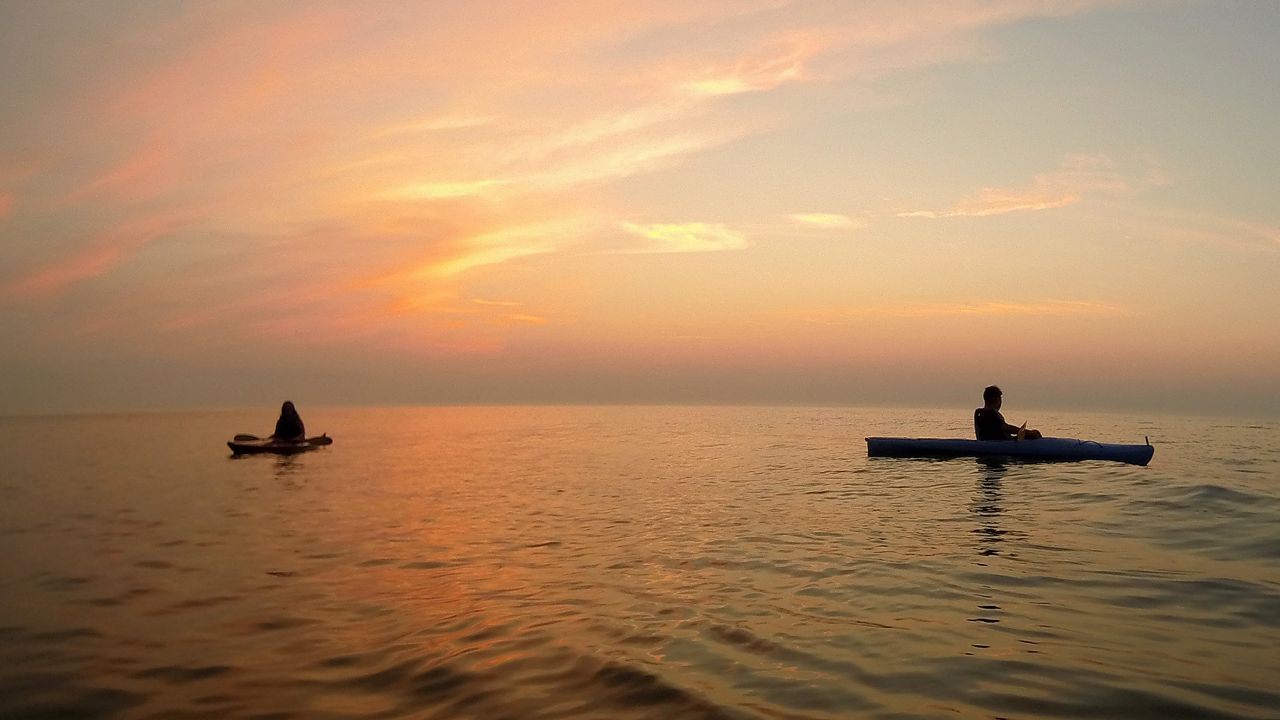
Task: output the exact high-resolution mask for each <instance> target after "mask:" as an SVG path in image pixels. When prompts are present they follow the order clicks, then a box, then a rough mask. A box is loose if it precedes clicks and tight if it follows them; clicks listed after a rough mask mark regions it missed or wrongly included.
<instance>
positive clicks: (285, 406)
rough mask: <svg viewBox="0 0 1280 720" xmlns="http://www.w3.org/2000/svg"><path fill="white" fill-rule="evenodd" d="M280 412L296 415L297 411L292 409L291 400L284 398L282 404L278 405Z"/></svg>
mask: <svg viewBox="0 0 1280 720" xmlns="http://www.w3.org/2000/svg"><path fill="white" fill-rule="evenodd" d="M280 414H281V415H297V414H298V411H297V410H295V409H294V407H293V403H292V402H290V401H288V400H285V401H284V404H283V405H281V406H280Z"/></svg>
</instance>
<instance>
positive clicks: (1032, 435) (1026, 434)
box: [1004, 423, 1043, 440]
mask: <svg viewBox="0 0 1280 720" xmlns="http://www.w3.org/2000/svg"><path fill="white" fill-rule="evenodd" d="M1026 425H1027V424H1026V423H1022V427H1015V426H1013V425H1010V424H1009V423H1005V424H1004V430H1005V432H1007V433H1009V434H1010V435H1011V436H1013V437H1015V438H1016V437H1018V433H1019V432H1021V433H1022V439H1023V440H1039V439H1040V438H1041V437H1043V436H1042V435H1041V434H1040V431H1039V430H1033V429H1031V428H1028V427H1026ZM1024 428H1025V429H1024Z"/></svg>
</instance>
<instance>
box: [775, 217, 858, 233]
mask: <svg viewBox="0 0 1280 720" xmlns="http://www.w3.org/2000/svg"><path fill="white" fill-rule="evenodd" d="M787 219H789V220H791V222H794V223H796V224H798V225H804V226H807V227H814V228H822V229H825V230H842V229H856V228H863V227H866V226H867V221H866V220H864V219H862V218H852V217H849V216H848V215H840V214H838V213H800V214H796V215H788V216H787Z"/></svg>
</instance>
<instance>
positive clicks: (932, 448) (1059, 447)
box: [867, 437, 1156, 465]
mask: <svg viewBox="0 0 1280 720" xmlns="http://www.w3.org/2000/svg"><path fill="white" fill-rule="evenodd" d="M1155 452H1156V449H1155V448H1154V447H1152V446H1151V443H1150V442H1148V443H1147V444H1146V445H1120V444H1116V443H1100V442H1094V441H1093V440H1076V439H1074V438H1051V437H1047V438H1040V439H1038V440H962V439H959V438H885V437H869V438H867V456H868V457H932V458H953V457H1003V458H1019V459H1025V460H1056V461H1074V460H1115V461H1117V462H1123V463H1131V464H1133V465H1146V464H1147V463H1149V462H1151V456H1152V455H1154V454H1155Z"/></svg>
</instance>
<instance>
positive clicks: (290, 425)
mask: <svg viewBox="0 0 1280 720" xmlns="http://www.w3.org/2000/svg"><path fill="white" fill-rule="evenodd" d="M306 437H307V430H306V428H305V427H303V425H302V418H301V417H300V416H299V415H298V411H297V410H296V409H295V408H294V407H293V403H291V402H289V401H288V400H286V401H285V403H284V405H281V406H280V419H279V420H276V431H275V432H273V433H271V439H272V440H283V441H285V442H302V441H303V440H305V439H306Z"/></svg>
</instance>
